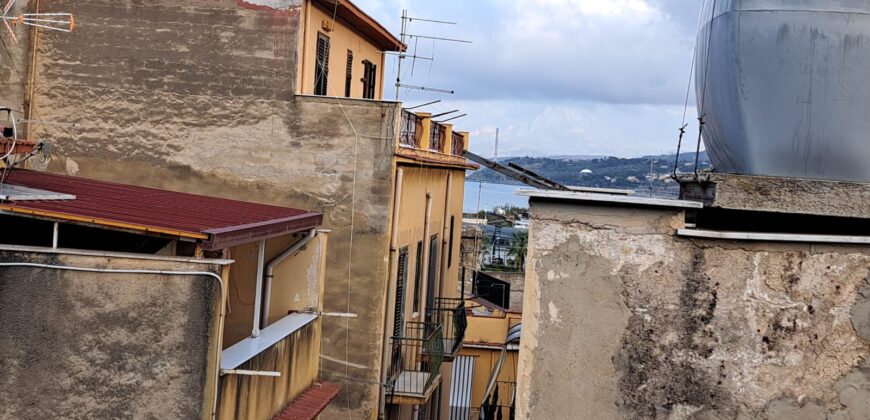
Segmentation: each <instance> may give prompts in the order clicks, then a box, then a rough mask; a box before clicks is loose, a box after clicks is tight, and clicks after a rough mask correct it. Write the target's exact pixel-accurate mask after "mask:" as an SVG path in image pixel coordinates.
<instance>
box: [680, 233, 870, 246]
mask: <svg viewBox="0 0 870 420" xmlns="http://www.w3.org/2000/svg"><path fill="white" fill-rule="evenodd" d="M677 236H684V237H689V238H704V239H719V240H723V239H724V240H734V241H761V242H804V243H820V244H855V245H870V236H840V235H802V234H787V233H754V232H726V231H718V230H700V229H699V230H695V229H679V230H677Z"/></svg>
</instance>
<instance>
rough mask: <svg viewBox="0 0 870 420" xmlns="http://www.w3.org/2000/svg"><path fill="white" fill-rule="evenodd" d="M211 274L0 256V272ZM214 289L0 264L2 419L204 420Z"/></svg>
mask: <svg viewBox="0 0 870 420" xmlns="http://www.w3.org/2000/svg"><path fill="white" fill-rule="evenodd" d="M13 262H14V263H21V262H26V263H37V264H50V265H59V266H75V267H90V268H93V267H98V268H109V269H146V270H169V271H197V272H201V271H209V272H215V273H218V274H219V273H220V267H219V266H217V265H212V264H191V263H182V262H170V261H155V260H147V261H146V260H137V259H130V258H106V257H87V256H73V255H61V254H46V253H41V252H12V251H0V263H6V264H8V263H13ZM220 293H221V288H220V284H219V282H218V280H217V279H215V278H213V277H211V276H207V275H178V276H171V275H153V274H108V273H90V272H79V271H69V270H58V269H52V268H39V267H6V266H0V418H4V419H12V418H14V419H47V418H186V419H193V418H208V417H210V416H211V410H212V404H213V395H214V394H213V390H214V384H215V382H214V381H215V373H216V368H217V366H216V356H217V351H218V350H219V344H218V337H217V333H216V326H217V318H218V317H217V314H216V311H217V310H218V308H219V307H220Z"/></svg>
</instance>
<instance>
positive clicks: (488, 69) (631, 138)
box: [356, 0, 699, 156]
mask: <svg viewBox="0 0 870 420" xmlns="http://www.w3.org/2000/svg"><path fill="white" fill-rule="evenodd" d="M356 3H357V4H359V5H360V6H361V7H362V8H363V9H364V10H366V11H367V12H370V13H372V15H374V16H375V17H376V18H377V19H379V20H381V21H382V22H383V23H384V24H385V25H387V26H388V27H389V28H391V29H392V30H393V31H394V32H397V29H398V26H399V22H400V21H399V19H398V16H400V14H401V9H402V7H403V6H404V7H407V8H408V9H409V12H410V13H411V14H412V15H413V16H417V17H423V18H433V19H445V20H455V21H458V22H459V23H460V24H459V25H457V26H444V25H436V24H426V23H422V22H416V21H415V22H414V23H412V27H411V32H412V33H418V34H426V35H435V36H446V37H451V38H465V39H471V40H473V41H474V43H473V44H471V45H468V44H449V43H437V44H435V48H434V50H433V49H432V43H431V41H430V42H423V41H420V42H419V44H417V47H418V51H417V52H418V53H419V54H420V55H424V56H426V55H430V54H434V56H435V58H436V61H435V62H434V63H433V64H432V67H431V72H430V71H429V66H430V64H429V63H427V62H421V61H418V62H417V63H416V68H415V73H414V77H413V78H412V77H410V66H405V72H404V74H403V82H405V83H410V84H415V85H424V86H430V87H436V88H448V89H454V90H456V95H453V96H450V95H447V96H444V95H432V94H426V93H423V92H419V91H414V90H403V91H402V93H401V96H402V98H403V100H405V101H406V102H408V103H411V104H419V103H422V102H423V101H426V100H430V99H442V100H443V103H442V104H439V105H437V106H436V109H439V110H441V111H442V112H443V111H447V110H453V109H457V108H458V109H461V110H462V111H463V112H467V113H469V116H468V117H466V118H464V119H461V120H456V121H454V122H455V123H456V125H457V128H458V129H462V130H468V131H471V132H472V144H473V145H474V146H473V150H478V151H487V152H488V153H489V154H491V151H492V146H493V144H492V143H493V138H494V134H495V128H496V127H500V128H501V146H500V148H501V149H502V151H503V152H504V153H501V154H502V155H505V154H529V155H548V154H549V155H553V154H559V155H563V154H609V155H619V156H634V155H642V154H653V153H659V152H661V151H667V150H673V149H675V148H676V134H677V128H678V127H679V124H680V121H681V117H682V111H683V99H684V95H685V93H686V91H685V89H686V84H687V82H688V80H687V77H688V75H689V65H690V63H691V58H692V57H691V54H692V49H693V46H694V29H695V28H694V27H695V24H696V21H695V19H697V8H698V7H699V6H698V5H690V4H687V3H690V2H686V1H685V0H525V1H516V0H514V1H511V0H474V1H467V0H442V1H438V2H433V1H431V0H387V1H378V0H356ZM411 46H412V49H413V46H414V44H412V45H411ZM390 67H392V66H390ZM387 80H395V76H390V75H388V77H387ZM386 91H387V96H392V94H393V89H392V87H391V86H388V87H387V89H386ZM688 118H689V121H690V122H692V121H694V111H693V110H690V111H689V117H688ZM690 136H691V134H690V135H689V136H687V138H689V137H690ZM694 140H695V139H694V138H691V139H690V142H691V143H694ZM692 147H694V144H693V145H692Z"/></svg>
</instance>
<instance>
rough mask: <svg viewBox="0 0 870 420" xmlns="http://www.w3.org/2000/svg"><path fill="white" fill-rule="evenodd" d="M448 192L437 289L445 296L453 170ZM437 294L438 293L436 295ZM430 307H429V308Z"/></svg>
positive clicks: (448, 180)
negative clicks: (443, 289)
mask: <svg viewBox="0 0 870 420" xmlns="http://www.w3.org/2000/svg"><path fill="white" fill-rule="evenodd" d="M446 190H447V192H446V193H445V194H446V195H445V197H444V218H443V219H441V223H442V224H443V225H444V232H443V233H442V234H441V275H440V276H439V280H438V287H437V288H436V289H435V290H436V293H437V294H438V295H442V296H443V294H442V293H443V291H442V288H443V287H444V285H445V284H446V283H445V281H444V280H445V279H446V278H447V262H448V261H449V259H450V252H451V251H452V250H451V249H448V247H449V246H450V244H449V241H448V239H449V238H450V236H449V235H450V233H451V232H450V194H452V193H453V172H447V188H446ZM436 296H437V295H436ZM427 309H428V308H427Z"/></svg>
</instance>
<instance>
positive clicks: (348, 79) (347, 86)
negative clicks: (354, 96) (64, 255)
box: [344, 50, 353, 98]
mask: <svg viewBox="0 0 870 420" xmlns="http://www.w3.org/2000/svg"><path fill="white" fill-rule="evenodd" d="M352 82H353V51H351V50H347V70H346V73H345V76H344V96H345V97H346V98H350V85H351V83H352Z"/></svg>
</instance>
